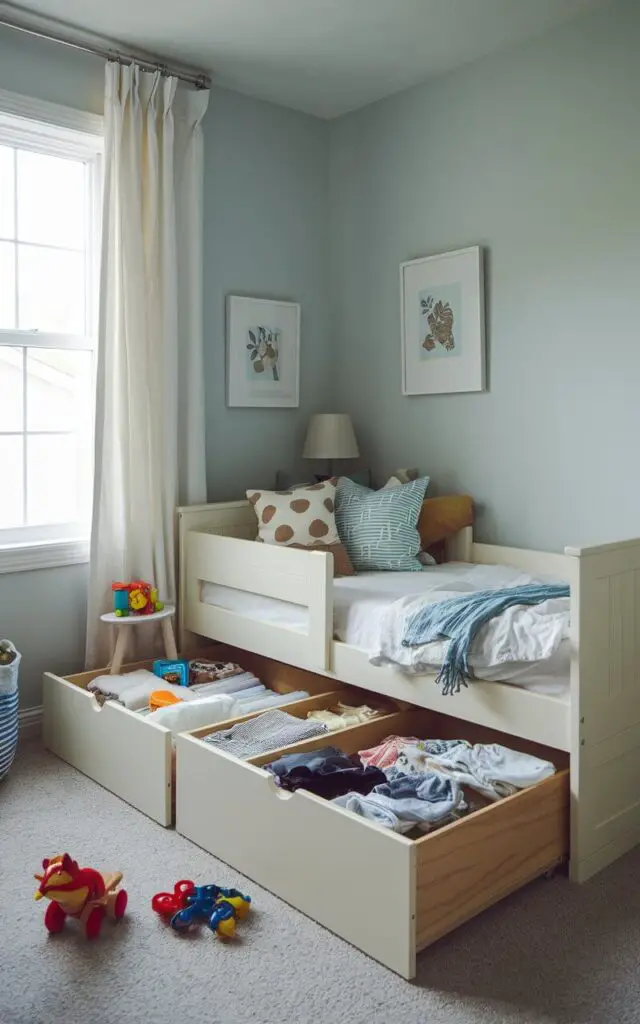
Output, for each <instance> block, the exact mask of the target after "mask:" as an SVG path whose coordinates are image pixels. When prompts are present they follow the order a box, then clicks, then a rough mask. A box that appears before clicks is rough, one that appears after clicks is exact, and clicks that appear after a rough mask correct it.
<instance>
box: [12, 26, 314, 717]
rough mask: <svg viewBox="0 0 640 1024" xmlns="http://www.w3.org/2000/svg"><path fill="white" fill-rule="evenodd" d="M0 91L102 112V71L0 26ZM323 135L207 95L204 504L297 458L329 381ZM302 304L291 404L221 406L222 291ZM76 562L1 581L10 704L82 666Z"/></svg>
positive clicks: (305, 122) (293, 118)
mask: <svg viewBox="0 0 640 1024" xmlns="http://www.w3.org/2000/svg"><path fill="white" fill-rule="evenodd" d="M0 89H8V90H11V91H14V92H19V93H24V94H26V95H31V96H36V97H38V98H43V99H48V100H51V101H53V102H56V103H62V104H66V105H68V106H73V107H78V108H80V109H85V110H91V111H93V112H95V113H100V112H101V110H102V89H103V64H102V62H101V61H100V60H98V59H94V58H91V57H87V56H83V55H82V54H78V53H75V52H74V51H70V50H66V49H63V48H60V47H58V46H55V45H53V44H50V43H46V42H43V41H39V40H34V39H30V38H27V37H25V36H21V35H20V34H19V33H15V32H10V31H8V30H2V29H0ZM327 133H328V128H327V125H326V124H325V123H323V122H321V121H318V120H316V119H315V118H311V117H307V116H305V115H303V114H298V113H293V112H290V111H286V110H283V109H281V108H279V107H275V106H272V105H270V104H267V103H261V102H258V101H256V100H252V99H248V98H246V97H242V96H239V95H236V94H235V93H232V92H228V91H225V90H221V89H213V90H212V96H211V103H210V107H209V112H208V114H207V116H206V119H205V122H204V134H205V205H204V240H205V254H204V256H205V305H204V319H205V362H206V366H205V372H206V388H207V435H208V436H207V451H208V482H209V490H210V498H211V499H212V500H215V499H218V498H226V497H237V496H240V495H241V494H242V492H243V490H244V488H246V487H253V486H256V487H260V486H267V485H269V484H271V483H272V482H273V479H274V474H275V470H276V469H277V468H279V467H282V466H287V465H288V464H290V463H291V462H292V461H294V460H295V457H296V455H297V454H298V453H299V451H300V448H301V445H302V439H303V436H304V428H305V425H306V421H307V418H308V414H309V412H310V411H312V410H317V409H321V408H322V407H323V405H324V399H325V395H326V392H327V387H328V382H329V369H330V361H329V359H328V358H327V355H326V349H327V345H328V344H329V342H330V338H329V332H328V325H329V311H328V307H327V291H328V286H327V255H328V140H327ZM227 291H232V292H239V293H243V292H244V293H247V294H252V295H265V296H270V297H276V298H285V299H291V300H295V301H298V302H300V303H301V304H302V330H303V348H302V356H301V403H300V409H298V410H296V409H293V410H284V409H276V410H255V409H247V410H241V409H230V410H227V409H226V408H225V406H224V401H225V389H224V294H225V292H227ZM86 579H87V567H86V566H73V567H69V568H66V569H48V570H42V571H40V572H29V573H16V574H13V575H0V636H9V637H11V638H12V639H14V640H15V642H16V644H17V645H18V647H19V648H20V649H21V650H22V651H23V654H24V661H23V673H22V685H21V700H22V704H23V706H25V707H28V706H33V705H37V704H39V703H40V700H41V689H40V679H41V674H42V671H43V669H46V668H48V669H54V670H55V671H60V672H69V671H76V670H78V669H79V668H80V667H81V665H82V661H83V653H84V632H85V608H86Z"/></svg>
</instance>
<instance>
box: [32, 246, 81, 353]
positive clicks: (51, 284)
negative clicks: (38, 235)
mask: <svg viewBox="0 0 640 1024" xmlns="http://www.w3.org/2000/svg"><path fill="white" fill-rule="evenodd" d="M18 327H19V328H20V329H21V330H23V331H30V330H39V331H52V332H53V333H55V334H84V333H85V315H84V253H79V252H65V251H64V250H60V249H46V248H40V246H33V245H18Z"/></svg>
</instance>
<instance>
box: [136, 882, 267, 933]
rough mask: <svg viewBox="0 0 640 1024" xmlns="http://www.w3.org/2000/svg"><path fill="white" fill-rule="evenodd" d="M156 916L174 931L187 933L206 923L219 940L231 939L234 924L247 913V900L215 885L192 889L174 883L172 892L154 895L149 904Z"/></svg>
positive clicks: (237, 892)
mask: <svg viewBox="0 0 640 1024" xmlns="http://www.w3.org/2000/svg"><path fill="white" fill-rule="evenodd" d="M151 907H152V909H153V910H155V912H156V914H160V915H161V916H162V917H165V918H166V917H170V918H171V919H170V921H169V924H170V925H171V927H172V928H173V930H174V931H176V932H179V933H185V932H188V931H191V930H192V929H193V928H195V927H196V926H197V925H198V924H200V923H201V922H205V921H206V923H207V925H208V926H209V928H210V929H211V931H212V932H215V933H216V935H217V936H218V938H220V939H232V938H234V937H235V934H236V921H242V920H244V918H245V917H246V916H247V914H248V913H249V910H250V909H251V897H250V896H243V895H242V893H241V892H239V891H238V890H237V889H223V888H222V886H219V885H196V884H195V882H191V881H190V880H187V879H184V880H182V881H180V882H176V884H175V886H174V889H173V892H172V893H169V892H158V893H156V895H155V896H154V897H153V899H152V900H151Z"/></svg>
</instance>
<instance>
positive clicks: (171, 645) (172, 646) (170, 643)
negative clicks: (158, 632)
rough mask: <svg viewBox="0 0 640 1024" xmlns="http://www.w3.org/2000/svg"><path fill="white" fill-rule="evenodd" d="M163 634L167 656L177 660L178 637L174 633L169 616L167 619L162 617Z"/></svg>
mask: <svg viewBox="0 0 640 1024" xmlns="http://www.w3.org/2000/svg"><path fill="white" fill-rule="evenodd" d="M162 635H163V637H164V652H165V654H166V656H167V658H169V659H170V660H172V661H177V660H178V648H177V647H176V639H175V637H174V635H173V626H172V625H171V619H170V618H169V616H167V618H166V619H162Z"/></svg>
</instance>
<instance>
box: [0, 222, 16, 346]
mask: <svg viewBox="0 0 640 1024" xmlns="http://www.w3.org/2000/svg"><path fill="white" fill-rule="evenodd" d="M15 326H16V247H15V245H14V244H13V242H0V328H3V327H4V328H5V329H6V328H8V329H9V330H11V328H12V327H15Z"/></svg>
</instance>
